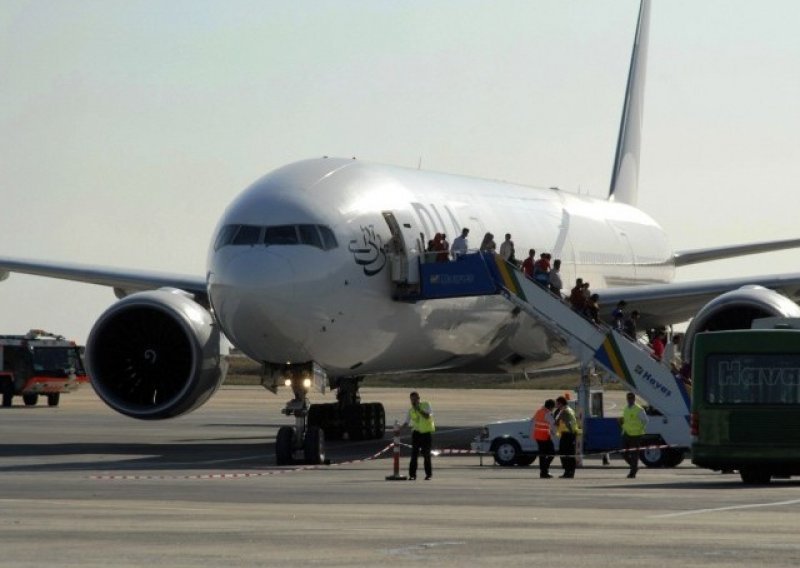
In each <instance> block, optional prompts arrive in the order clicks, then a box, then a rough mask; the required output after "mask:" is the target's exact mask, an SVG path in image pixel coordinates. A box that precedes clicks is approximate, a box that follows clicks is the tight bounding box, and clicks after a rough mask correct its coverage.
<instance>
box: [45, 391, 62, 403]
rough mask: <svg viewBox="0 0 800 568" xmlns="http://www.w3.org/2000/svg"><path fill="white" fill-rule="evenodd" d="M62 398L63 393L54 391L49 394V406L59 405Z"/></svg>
mask: <svg viewBox="0 0 800 568" xmlns="http://www.w3.org/2000/svg"><path fill="white" fill-rule="evenodd" d="M60 400H61V393H60V392H54V393H50V394H48V395H47V406H58V402H59V401H60Z"/></svg>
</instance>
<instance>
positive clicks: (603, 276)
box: [0, 0, 800, 463]
mask: <svg viewBox="0 0 800 568" xmlns="http://www.w3.org/2000/svg"><path fill="white" fill-rule="evenodd" d="M649 14H650V1H649V0H643V1H642V3H641V7H640V11H639V19H638V23H637V28H636V35H635V41H634V47H633V50H632V56H631V63H630V69H629V74H628V82H627V88H626V93H625V103H624V106H623V113H622V119H621V123H620V130H619V138H618V141H617V152H616V157H615V163H614V167H613V173H612V180H611V185H610V191H609V195H608V198H607V199H597V198H592V197H588V196H585V195H576V194H573V193H569V192H565V191H561V190H558V189H541V188H532V187H525V186H520V185H515V184H510V183H505V182H500V181H490V180H483V179H475V178H468V177H462V176H457V175H450V174H443V173H435V172H430V171H425V170H421V169H407V168H402V167H396V166H390V165H381V164H372V163H366V162H363V161H360V160H355V159H344V158H329V157H322V158H316V159H309V160H304V161H300V162H296V163H292V164H289V165H286V166H284V167H281V168H279V169H277V170H275V171H273V172H271V173H268V174H267V175H265V176H264V177H262V178H261V179H259V180H257V181H255V182H254V183H253V184H252V185H251V186H249V187H248V188H246V189H245V190H244V191H243V192H242V193H241V194H240V195H239V196H238V197H237V198H236V199H235V200H234V201H233V202H232V203H231V204H230V205H229V206H228V208H227V209H226V210H225V212H224V213H223V214H222V216H221V217H220V220H219V222H218V224H217V227H216V229H215V231H214V235H213V238H212V241H211V243H210V246H209V249H208V255H207V271H206V274H205V275H198V276H192V275H182V274H168V273H159V272H152V271H146V270H123V269H116V268H107V267H96V266H87V265H81V264H75V263H69V262H48V261H37V260H28V259H19V258H12V257H0V280H2V279H5V278H7V277H8V276H9V274H10V273H11V272H17V273H25V274H33V275H40V276H45V277H52V278H60V279H67V280H72V281H77V282H86V283H92V284H100V285H104V286H108V287H111V288H113V290H114V293H115V294H116V296H117V297H118V298H119V300H118V301H117V302H116V303H114V304H113V305H111V307H109V308H108V309H107V310H106V311H105V312H103V313H102V314H101V315H100V316H99V318H98V319H97V322H96V323H95V325H94V326H93V328H92V330H91V332H90V334H89V337H88V339H87V342H86V363H87V367H88V370H89V373H90V376H91V377H92V384H93V386H94V388H95V390H96V391H97V393H98V395H99V396H100V398H101V399H102V400H103V401H104V402H105V403H106V404H107V405H109V406H110V407H111V408H113V409H114V410H116V411H117V412H119V413H122V414H124V415H127V416H130V417H133V418H137V419H144V420H157V419H166V418H171V417H175V416H179V415H181V414H184V413H186V412H190V411H192V410H194V409H196V408H198V407H199V406H201V405H202V404H203V403H205V402H206V401H207V400H208V399H209V398H210V397H211V396H212V395H213V394H214V392H215V391H216V390H217V389H218V388H219V386H220V385H221V384H222V382H223V381H224V375H225V369H224V367H225V364H224V358H223V357H222V356H221V354H220V341H221V338H222V336H224V337H225V338H227V339H228V340H229V341H230V342H231V344H232V345H234V346H235V347H236V348H238V349H239V350H241V351H242V352H243V353H244V354H246V355H247V356H248V357H250V358H252V359H254V360H256V361H259V362H260V363H261V364H262V369H263V371H262V383H263V384H264V386H265V387H267V388H270V389H271V390H273V391H276V390H277V387H278V386H279V385H281V384H286V386H289V387H291V389H292V392H293V394H294V398H293V399H292V400H291V401H289V403H287V406H286V408H285V409H284V413H285V414H286V415H287V416H295V418H296V426H295V427H283V428H281V429H280V430H279V432H278V437H277V440H276V456H277V461H278V463H291V462H292V460H293V459H294V456H295V455H297V454H298V453H299V452H301V451H302V452H303V454H304V456H305V459H306V460H307V461H309V462H312V463H319V462H320V461H321V460H323V459H324V441H325V438H327V439H332V438H342V437H345V435H346V437H347V438H348V439H363V438H381V437H383V436H384V431H385V412H384V410H383V406H382V405H381V404H380V403H362V402H361V398H360V393H359V385H360V382H361V381H362V379H363V377H364V376H366V375H370V374H376V373H409V372H420V371H425V372H436V371H447V372H469V373H480V372H498V371H509V370H518V369H523V368H530V367H532V366H543V365H551V364H554V363H556V362H562V361H568V360H572V355H571V354H570V353H569V352H568V350H567V348H566V347H565V345H564V342H563V341H562V340H561V339H560V338H559V337H557V336H555V335H553V333H551V332H550V331H548V329H547V328H546V327H545V326H543V325H542V323H541V322H538V321H536V320H535V319H534V318H532V317H530V316H528V315H526V314H524V313H523V314H520V313H519V312H518V311H517V310H514V309H512V307H511V306H510V305H509V304H508V303H507V302H506V301H505V300H504V299H503V298H501V297H499V296H479V297H466V298H450V299H437V300H420V301H413V302H412V301H405V300H404V298H402V294H398V289H400V288H402V286H403V285H413V284H414V281H415V278H417V277H418V269H419V268H418V262H419V260H420V258H421V257H422V256H423V255H424V248H425V244H426V243H427V241H428V240H429V239H430V238H432V237H433V235H434V234H435V233H437V232H439V233H445V234H447V235H448V237H449V238H450V240H452V238H453V237H455V236H456V235H458V234H460V233H461V230H462V228H469V229H470V239H471V244H472V245H473V246H474V245H475V244H476V240H477V239H479V238H480V236H481V235H483V234H485V233H487V232H495V234H498V235H500V234H504V233H510V234H512V235H513V236H514V239H515V241H516V242H517V243H530V244H531V245H532V246H534V247H535V248H536V249H537V250H538V251H540V252H544V251H547V252H550V253H552V255H553V258H560V259H561V260H562V263H563V264H562V277H563V280H564V282H566V283H570V282H572V281H574V279H575V278H577V277H581V278H583V279H584V280H585V281H589V282H591V285H592V290H593V291H594V292H597V293H599V294H600V297H601V298H602V301H603V305H604V306H608V309H609V310H610V308H611V307H613V306H614V305H615V304H616V302H617V301H618V300H620V299H625V300H627V301H628V303H629V304H630V305H632V306H634V305H635V306H636V308H637V309H638V310H639V311H640V312H641V314H642V325H643V326H647V327H650V326H655V325H672V324H675V323H680V322H684V321H687V320H690V319H691V320H692V323H691V324H690V327H689V330H688V331H687V339H686V343H687V344H688V345H690V342H691V337H692V336H693V334H694V333H697V332H698V331H701V330H705V329H730V328H736V327H749V325H750V321H752V319H754V318H756V317H762V316H793V317H797V316H800V308H798V306H797V304H796V302H797V300H798V299H800V274H779V275H770V276H763V275H762V276H752V277H741V278H734V279H725V280H720V279H718V280H706V281H697V282H689V283H676V282H673V279H674V276H675V270H676V268H678V267H681V266H686V265H690V264H694V263H699V262H706V261H710V260H716V259H722V258H730V257H736V256H740V255H745V254H754V253H758V252H766V251H774V250H781V249H787V248H793V247H797V246H800V239H787V240H783V241H772V242H761V243H748V244H743V245H737V246H728V247H716V248H705V249H696V250H689V251H673V250H672V249H671V247H670V245H669V241H668V237H667V235H666V234H665V232H664V231H663V229H662V228H661V227H660V226H659V225H658V223H656V222H655V221H654V220H653V219H652V218H651V217H650V216H648V215H647V214H646V213H644V212H643V211H641V210H639V209H637V208H636V201H637V194H638V164H639V148H640V138H641V126H642V114H643V101H644V80H645V69H646V52H647V42H648V29H649ZM476 236H477V239H476ZM519 252H521V251H518V254H519ZM787 298H788V300H787ZM789 300H791V301H789ZM312 386H316V387H317V388H318V389H319V390H320V391H322V392H324V391H325V389H326V388H330V389H335V390H336V391H337V394H336V398H337V402H336V403H327V404H314V405H311V404H310V402H309V400H308V396H307V394H308V391H309V389H310V388H311V387H312ZM312 423H313V424H314V426H313V427H312V426H310V424H312Z"/></svg>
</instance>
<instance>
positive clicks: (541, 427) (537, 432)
mask: <svg viewBox="0 0 800 568" xmlns="http://www.w3.org/2000/svg"><path fill="white" fill-rule="evenodd" d="M547 412H548V410H547V409H546V408H545V407H542V408H540V409H539V410H537V411H536V414H534V415H533V439H534V440H537V441H540V442H546V441H548V440H550V424H549V423H548V422H547V418H546V416H547Z"/></svg>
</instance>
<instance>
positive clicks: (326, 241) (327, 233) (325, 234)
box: [319, 225, 339, 250]
mask: <svg viewBox="0 0 800 568" xmlns="http://www.w3.org/2000/svg"><path fill="white" fill-rule="evenodd" d="M319 234H320V235H322V248H323V249H325V250H330V249H335V248H336V247H338V246H339V244H338V243H337V242H336V237H335V236H334V234H333V231H331V230H330V228H328V227H326V226H324V225H320V226H319Z"/></svg>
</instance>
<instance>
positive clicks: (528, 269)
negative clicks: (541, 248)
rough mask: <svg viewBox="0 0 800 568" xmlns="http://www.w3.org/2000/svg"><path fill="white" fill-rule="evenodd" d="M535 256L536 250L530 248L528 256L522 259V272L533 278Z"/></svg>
mask: <svg viewBox="0 0 800 568" xmlns="http://www.w3.org/2000/svg"><path fill="white" fill-rule="evenodd" d="M535 256H536V251H535V250H533V249H530V250H529V251H528V258H526V259H525V260H523V261H522V272H524V273H525V276H527V277H528V278H531V279H533V265H534V257H535Z"/></svg>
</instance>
